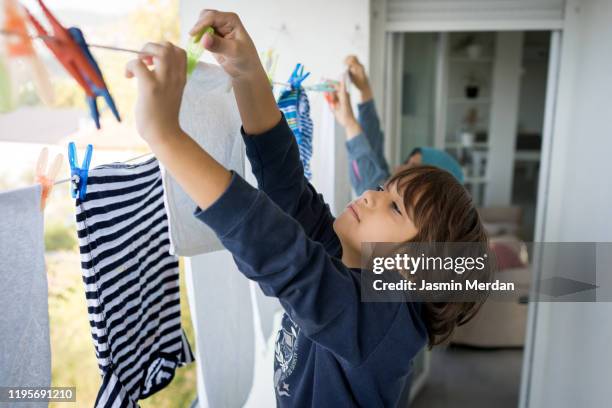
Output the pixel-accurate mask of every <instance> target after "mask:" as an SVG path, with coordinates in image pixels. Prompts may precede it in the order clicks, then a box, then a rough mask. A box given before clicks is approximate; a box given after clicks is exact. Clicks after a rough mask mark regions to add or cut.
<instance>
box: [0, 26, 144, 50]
mask: <svg viewBox="0 0 612 408" xmlns="http://www.w3.org/2000/svg"><path fill="white" fill-rule="evenodd" d="M0 35H5V36H17V37H25V38H29V39H31V40H52V41H56V42H59V43H61V42H62V40H61V39H59V38H57V37H55V36H52V35H23V34H21V33H17V32H14V31H8V30H0ZM87 45H89V47H90V48H101V49H105V50H111V51H120V52H129V53H132V54H142V55H146V53H143V52H141V51H138V50H133V49H129V48H122V47H115V46H112V45H101V44H91V43H87Z"/></svg>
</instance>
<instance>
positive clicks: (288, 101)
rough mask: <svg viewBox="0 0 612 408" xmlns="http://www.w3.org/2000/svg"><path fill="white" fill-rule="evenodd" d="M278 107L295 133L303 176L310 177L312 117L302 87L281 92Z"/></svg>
mask: <svg viewBox="0 0 612 408" xmlns="http://www.w3.org/2000/svg"><path fill="white" fill-rule="evenodd" d="M278 108H279V109H280V110H281V111H282V112H283V114H284V115H285V119H287V123H288V124H289V127H290V128H291V130H292V131H293V134H294V135H295V140H296V141H297V145H298V149H299V151H300V161H301V162H302V166H303V167H304V176H306V178H307V179H308V180H310V179H311V178H312V171H311V170H310V158H311V157H312V118H311V117H310V102H309V101H308V96H307V95H306V92H305V91H304V88H300V89H291V90H288V91H285V92H283V93H282V94H281V96H280V98H279V99H278Z"/></svg>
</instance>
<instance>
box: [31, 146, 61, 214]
mask: <svg viewBox="0 0 612 408" xmlns="http://www.w3.org/2000/svg"><path fill="white" fill-rule="evenodd" d="M48 157H49V149H47V148H46V147H43V149H42V150H41V151H40V155H39V156H38V162H37V163H36V182H37V183H40V185H41V186H42V195H41V198H40V209H41V211H44V210H45V206H46V205H47V198H48V197H49V195H50V194H51V191H52V190H53V183H55V179H56V177H57V174H58V173H59V170H60V167H61V166H62V161H63V160H64V156H62V155H61V154H58V155H57V156H55V159H54V160H53V163H52V164H51V167H49V169H48V171H47V159H48Z"/></svg>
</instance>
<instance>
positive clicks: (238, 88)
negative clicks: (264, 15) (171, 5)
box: [189, 10, 281, 135]
mask: <svg viewBox="0 0 612 408" xmlns="http://www.w3.org/2000/svg"><path fill="white" fill-rule="evenodd" d="M207 27H212V28H214V29H215V34H214V35H211V34H208V33H206V34H204V36H203V37H202V44H203V45H204V47H205V48H206V49H208V50H210V52H212V53H213V55H214V57H215V58H216V59H217V62H218V63H219V64H220V65H221V66H222V67H223V69H224V70H225V72H227V73H228V75H230V76H231V77H232V85H233V87H234V95H235V97H236V103H237V104H238V110H239V111H240V117H241V118H242V127H243V128H244V131H245V132H246V133H247V134H249V135H258V134H261V133H264V132H266V131H268V130H270V129H272V128H273V127H274V126H275V125H276V124H277V123H278V122H279V120H280V118H281V113H280V111H279V110H278V106H276V101H275V100H274V95H273V94H272V89H271V88H270V82H269V81H268V76H267V75H266V71H265V70H264V69H263V66H262V65H261V61H260V59H259V54H258V53H257V49H256V48H255V45H254V44H253V41H252V40H251V37H250V36H249V33H247V31H246V30H245V28H244V26H243V25H242V22H241V21H240V18H239V17H238V16H237V15H236V14H234V13H223V12H220V11H216V10H204V11H202V12H201V13H200V19H199V20H198V22H197V23H196V24H195V25H194V26H193V28H192V29H191V31H190V32H189V33H190V34H191V35H196V34H198V33H201V32H202V30H204V29H206V28H207Z"/></svg>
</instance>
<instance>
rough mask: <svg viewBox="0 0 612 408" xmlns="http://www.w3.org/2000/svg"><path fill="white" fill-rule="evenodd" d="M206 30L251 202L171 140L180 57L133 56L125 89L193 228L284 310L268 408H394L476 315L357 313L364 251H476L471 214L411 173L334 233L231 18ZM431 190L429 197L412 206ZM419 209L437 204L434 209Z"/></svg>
mask: <svg viewBox="0 0 612 408" xmlns="http://www.w3.org/2000/svg"><path fill="white" fill-rule="evenodd" d="M211 26H212V27H213V28H214V29H215V31H216V33H217V34H216V35H214V36H211V35H209V34H206V35H205V36H204V37H203V39H202V41H203V44H204V46H205V47H206V48H207V49H208V50H210V51H211V52H213V53H214V55H215V57H216V59H217V61H218V62H219V64H220V65H221V66H222V67H223V68H224V69H225V71H226V72H227V73H228V74H229V75H230V77H231V78H232V84H233V89H234V93H235V96H236V101H237V103H238V108H239V111H240V115H241V119H242V122H243V129H242V131H243V136H244V141H245V144H246V147H247V155H248V157H249V160H250V161H251V164H252V168H253V172H254V174H255V176H256V177H257V181H258V184H259V188H260V189H261V190H257V189H254V188H253V187H251V186H250V185H249V184H248V183H246V182H245V181H244V180H243V179H242V178H240V177H239V176H238V175H236V174H235V173H232V172H230V171H228V170H226V169H225V168H223V166H221V165H220V164H219V163H217V162H216V161H215V160H214V159H213V158H212V157H211V156H210V155H208V154H207V153H206V152H205V151H204V150H202V149H201V148H200V147H199V146H198V145H197V144H196V143H195V142H194V141H193V140H192V139H191V138H190V137H189V136H188V135H186V134H185V133H184V132H183V131H182V130H181V129H180V127H179V124H178V112H179V108H180V102H181V95H182V91H183V87H184V85H185V80H186V79H185V67H186V58H185V52H184V51H183V50H181V49H180V48H177V47H175V46H173V45H172V44H169V43H166V44H163V45H161V44H151V43H150V44H147V45H146V46H145V47H144V48H143V53H144V54H147V55H151V56H152V60H153V65H154V69H153V70H149V69H148V68H147V67H146V66H145V65H144V64H143V62H142V61H140V60H134V61H131V62H130V63H129V64H128V67H127V76H128V77H134V76H135V77H137V78H138V89H139V97H138V101H137V106H136V122H137V127H138V130H139V133H140V135H141V136H142V137H143V138H144V139H145V140H146V141H147V143H148V144H149V145H150V147H151V149H152V150H153V152H154V153H155V155H156V156H157V158H158V159H159V160H160V161H161V162H162V163H163V164H164V166H165V167H166V169H167V170H168V171H170V173H171V174H172V175H173V177H175V179H176V180H177V181H178V182H179V183H180V184H181V185H182V187H183V188H184V189H185V191H187V192H188V194H189V195H190V196H191V197H192V198H193V199H194V201H195V202H196V203H197V204H198V205H199V208H198V209H197V210H196V217H197V218H199V219H200V220H201V221H203V222H205V223H207V224H208V225H209V226H210V227H211V228H212V229H213V230H214V231H215V232H216V234H217V236H218V237H219V238H220V240H221V242H222V243H223V245H224V246H225V247H226V248H227V249H228V250H229V251H230V252H231V253H232V254H233V256H234V260H235V261H236V264H237V265H238V268H239V269H240V271H241V272H242V273H243V274H244V275H245V276H246V277H247V278H249V279H252V280H254V281H256V282H258V283H259V285H260V287H261V288H262V290H263V291H264V293H265V294H266V295H268V296H275V297H278V298H279V300H280V302H281V304H282V306H283V308H284V309H285V312H286V313H285V315H284V318H283V322H282V326H283V327H282V330H281V331H280V333H279V335H278V337H277V344H276V361H275V365H274V383H275V388H276V390H275V391H276V398H277V404H278V406H281V407H287V406H316V407H325V406H331V407H347V406H367V407H383V406H395V404H396V403H397V400H398V398H399V394H400V392H401V390H402V387H403V385H404V381H405V378H406V376H407V375H408V374H409V372H410V362H411V359H412V358H413V357H414V355H415V354H416V353H417V351H418V350H419V349H420V348H421V347H422V346H423V345H424V344H425V343H426V342H429V344H430V345H433V344H437V343H438V342H439V341H442V340H444V339H445V338H447V337H448V336H449V335H450V333H451V332H452V329H453V328H454V327H455V325H456V324H458V323H461V322H462V321H464V320H466V319H469V318H470V317H471V315H472V314H473V313H474V312H475V310H477V308H478V305H476V304H473V303H469V304H456V305H450V304H436V305H428V304H425V303H423V304H417V303H408V302H396V303H392V302H387V303H384V302H382V303H365V302H361V301H360V284H361V283H360V269H359V267H360V257H361V243H362V242H382V241H388V242H406V241H409V240H413V239H416V240H421V241H433V240H439V241H455V240H456V241H461V240H464V239H465V240H473V241H474V242H481V241H486V236H485V235H484V233H483V232H482V231H483V230H482V226H481V224H480V220H479V219H478V214H477V213H476V210H475V209H474V208H473V206H472V205H471V202H470V200H469V197H468V196H467V193H466V192H465V190H464V189H463V188H462V187H461V185H459V184H458V183H457V182H456V180H454V179H453V178H452V176H450V175H449V174H448V173H446V172H442V171H440V170H437V169H435V168H432V167H419V168H416V170H415V169H410V170H407V171H406V172H405V173H402V174H401V175H399V176H398V178H396V179H395V180H394V181H392V182H390V183H388V184H387V185H386V187H385V188H384V189H383V190H381V191H368V192H366V193H364V195H363V196H362V197H360V198H359V199H358V200H356V201H354V202H353V203H351V204H350V205H349V206H348V207H347V209H346V210H345V211H344V212H343V213H342V214H341V215H340V216H339V217H338V218H337V219H336V220H334V219H333V217H332V215H331V213H330V211H329V208H328V207H327V205H325V203H324V202H323V200H322V198H321V196H320V195H318V194H317V193H316V191H315V190H314V188H313V187H312V186H311V185H309V184H308V183H307V181H306V180H305V178H304V174H303V168H302V165H301V163H300V160H299V153H298V149H297V145H296V142H295V140H294V137H293V134H292V133H291V130H290V129H289V127H288V125H287V123H286V122H285V120H284V118H283V117H282V115H281V113H280V111H279V110H278V108H277V106H276V102H275V100H274V97H273V95H272V92H271V90H270V86H269V82H268V79H267V77H266V74H265V72H264V70H263V68H262V66H261V63H260V61H259V56H258V54H257V51H256V49H255V47H254V45H253V43H252V41H251V39H250V37H249V35H248V33H247V32H246V30H245V29H244V27H243V26H242V23H241V22H240V19H239V18H238V16H236V15H235V14H233V13H222V12H218V11H212V10H204V11H203V12H202V13H201V15H200V19H199V21H198V23H196V25H195V26H194V28H193V29H192V31H191V33H192V34H194V33H197V32H199V31H200V30H202V29H203V28H205V27H211ZM432 183H433V184H432ZM434 184H435V186H436V187H435V188H434ZM438 187H441V189H440V188H438ZM430 190H431V191H435V195H434V196H428V199H420V198H418V197H417V196H419V197H424V196H425V195H427V194H428V192H429V191H430ZM442 190H443V191H444V193H441V191H442ZM405 192H408V193H410V194H411V195H412V194H413V193H415V192H416V193H417V194H416V196H411V197H405V196H404V193H405ZM430 199H439V201H440V202H439V203H438V204H437V205H436V208H433V207H431V205H430V203H431V201H430ZM441 212H444V214H442V213H441ZM459 216H461V217H463V218H464V219H459V218H458V217H459ZM434 220H436V222H434ZM438 220H440V221H441V222H437V221H438ZM451 221H452V222H454V223H455V224H454V225H452V226H451V227H450V228H449V227H448V225H446V224H445V222H451Z"/></svg>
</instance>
